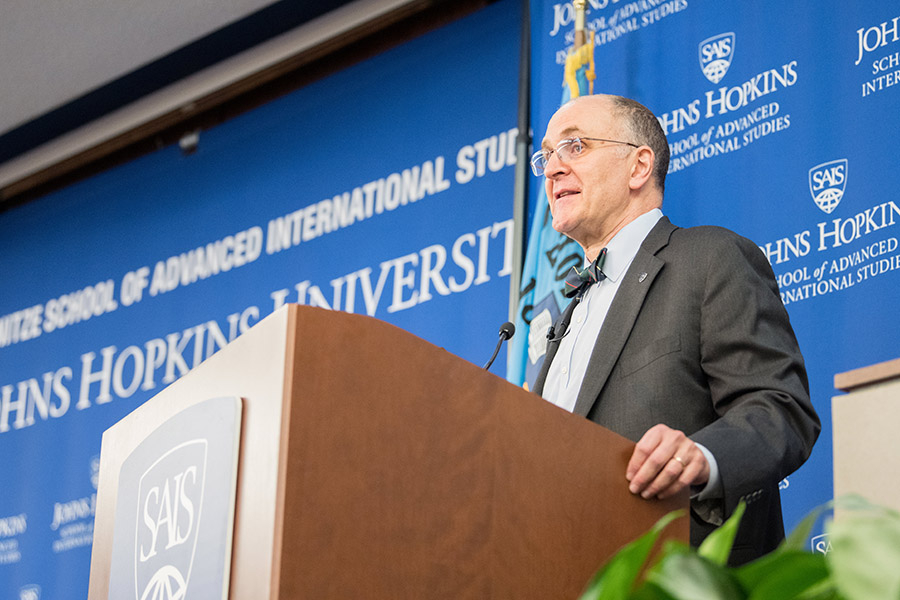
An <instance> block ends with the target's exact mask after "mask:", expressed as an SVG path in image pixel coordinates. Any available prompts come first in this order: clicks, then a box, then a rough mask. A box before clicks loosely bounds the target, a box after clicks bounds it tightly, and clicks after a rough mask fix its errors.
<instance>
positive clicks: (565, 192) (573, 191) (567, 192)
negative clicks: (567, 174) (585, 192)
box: [556, 190, 580, 200]
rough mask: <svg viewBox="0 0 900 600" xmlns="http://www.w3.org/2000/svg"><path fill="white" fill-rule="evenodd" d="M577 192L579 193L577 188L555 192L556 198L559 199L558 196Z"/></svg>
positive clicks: (561, 196) (563, 196)
mask: <svg viewBox="0 0 900 600" xmlns="http://www.w3.org/2000/svg"><path fill="white" fill-rule="evenodd" d="M578 193H580V192H578V190H563V191H561V192H557V193H556V199H557V200H559V199H560V198H565V197H566V196H571V195H573V194H578Z"/></svg>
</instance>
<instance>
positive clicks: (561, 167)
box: [544, 152, 569, 179]
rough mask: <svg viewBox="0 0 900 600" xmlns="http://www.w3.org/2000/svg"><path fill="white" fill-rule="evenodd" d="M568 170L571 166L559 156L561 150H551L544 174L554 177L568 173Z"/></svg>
mask: <svg viewBox="0 0 900 600" xmlns="http://www.w3.org/2000/svg"><path fill="white" fill-rule="evenodd" d="M568 170H569V166H568V165H567V164H566V163H565V161H563V160H562V159H560V158H559V152H551V153H550V158H548V159H547V164H546V166H544V176H545V177H547V178H548V179H552V178H553V177H554V176H556V175H560V174H562V173H566V172H567V171H568Z"/></svg>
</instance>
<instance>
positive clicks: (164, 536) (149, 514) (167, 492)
mask: <svg viewBox="0 0 900 600" xmlns="http://www.w3.org/2000/svg"><path fill="white" fill-rule="evenodd" d="M207 446H208V443H207V441H206V440H203V439H197V440H191V441H188V442H185V443H183V444H180V445H178V446H176V447H174V448H172V449H171V450H169V451H168V452H166V453H165V454H164V455H163V456H161V457H160V458H159V459H158V460H157V461H156V462H154V463H153V464H152V465H151V466H150V468H148V469H147V470H146V471H145V472H144V473H143V475H142V476H141V479H140V485H139V492H138V506H137V511H138V513H137V531H136V535H135V554H134V556H135V562H134V581H135V595H136V599H137V600H182V599H186V598H189V597H190V596H189V595H188V585H189V584H190V580H191V570H192V568H193V565H194V557H195V554H196V551H197V537H198V531H199V529H200V522H201V517H202V514H201V513H202V507H203V492H204V486H205V483H206V461H207Z"/></svg>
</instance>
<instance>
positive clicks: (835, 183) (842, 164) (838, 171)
mask: <svg viewBox="0 0 900 600" xmlns="http://www.w3.org/2000/svg"><path fill="white" fill-rule="evenodd" d="M846 186H847V159H846V158H841V159H838V160H832V161H829V162H826V163H822V164H821V165H816V166H815V167H813V168H812V169H810V170H809V193H810V194H812V198H813V200H814V201H815V203H816V206H818V207H819V208H821V209H822V210H823V211H824V212H825V214H829V215H830V214H831V213H832V211H834V209H835V208H837V205H838V204H840V202H841V198H843V197H844V188H845V187H846Z"/></svg>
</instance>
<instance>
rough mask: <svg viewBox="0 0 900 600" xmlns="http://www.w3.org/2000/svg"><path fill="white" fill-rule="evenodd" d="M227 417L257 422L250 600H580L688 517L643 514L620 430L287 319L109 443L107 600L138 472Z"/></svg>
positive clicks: (650, 506) (319, 313) (277, 317)
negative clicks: (211, 419) (119, 530)
mask: <svg viewBox="0 0 900 600" xmlns="http://www.w3.org/2000/svg"><path fill="white" fill-rule="evenodd" d="M220 397H236V398H241V399H242V401H241V403H242V405H243V408H242V409H241V410H242V417H241V418H240V419H239V421H238V422H239V423H240V437H239V445H240V453H239V458H238V471H237V473H238V475H237V487H236V490H237V492H236V504H235V509H234V524H233V527H234V529H233V550H232V552H231V565H230V585H229V589H230V592H229V596H228V597H230V598H232V599H245V598H253V599H286V598H291V599H294V598H310V599H315V600H322V599H329V598H334V599H346V598H366V599H381V598H384V599H392V600H398V599H410V600H412V599H417V600H418V599H422V598H429V599H432V600H434V599H439V598H448V599H449V598H452V599H454V600H459V599H464V598H470V599H473V600H489V599H500V598H504V599H510V600H512V599H516V600H523V599H531V598H533V599H541V600H546V599H550V598H552V599H557V598H559V599H563V598H572V599H574V598H577V596H578V594H579V593H580V592H581V590H582V589H583V587H584V586H585V584H586V583H587V581H588V580H589V578H590V576H591V575H592V574H593V572H594V571H595V570H596V569H597V568H598V567H599V566H600V565H601V564H602V562H603V561H604V560H605V559H607V558H608V557H609V556H611V555H612V554H613V553H614V552H615V551H616V549H618V548H619V547H620V546H622V545H624V544H625V543H627V542H629V541H631V540H632V539H634V538H635V537H637V536H638V535H639V534H641V533H643V532H644V531H646V530H647V529H649V527H650V526H651V525H652V524H653V523H654V522H655V521H656V520H657V519H658V518H659V517H661V516H662V515H663V514H665V513H666V512H668V511H670V510H673V509H675V508H683V507H684V506H686V503H687V502H686V496H682V497H679V498H676V499H672V500H670V501H666V502H658V501H653V502H647V501H643V500H641V499H639V498H636V497H634V496H632V495H631V494H630V493H629V492H628V489H627V484H626V481H625V465H626V463H627V460H628V457H629V456H630V454H631V449H632V447H633V444H632V443H631V442H629V441H628V440H626V439H624V438H622V437H620V436H617V435H615V434H613V433H611V432H609V431H607V430H605V429H603V428H602V427H599V426H597V425H595V424H593V423H590V422H588V421H586V420H585V419H582V418H580V417H577V416H574V415H571V414H569V413H567V412H565V411H563V410H561V409H558V408H557V407H555V406H552V405H550V404H549V403H547V402H545V401H543V400H542V399H540V398H539V397H537V396H535V395H534V394H530V393H528V392H526V391H524V390H522V389H519V388H518V387H516V386H513V385H511V384H509V383H507V382H506V381H504V380H503V379H501V378H499V377H496V376H494V375H491V374H489V373H486V372H484V371H482V370H481V369H479V368H477V367H476V366H474V365H472V364H470V363H468V362H466V361H463V360H461V359H459V358H458V357H455V356H453V355H452V354H450V353H448V352H446V351H444V350H442V349H440V348H437V347H435V346H433V345H431V344H429V343H428V342H425V341H423V340H421V339H419V338H417V337H415V336H413V335H410V334H408V333H406V332H404V331H402V330H400V329H398V328H396V327H394V326H392V325H389V324H386V323H384V322H381V321H377V320H375V319H371V318H367V317H362V316H358V315H350V314H344V313H336V312H330V311H325V310H321V309H315V308H309V307H298V306H287V307H284V308H282V309H280V310H279V311H277V312H275V313H274V314H272V315H270V316H269V317H268V318H266V319H264V320H263V321H261V322H260V323H259V324H257V325H256V326H255V327H254V328H253V329H252V330H251V331H249V332H247V333H246V334H244V335H243V336H241V337H240V338H238V339H237V340H235V341H233V342H232V343H231V344H229V345H228V346H227V347H226V348H224V349H223V350H221V351H220V352H219V353H217V354H216V355H214V356H212V357H211V358H209V359H208V360H207V361H205V362H204V363H203V364H201V365H200V366H199V367H197V368H196V369H194V370H193V371H191V372H190V373H189V374H187V375H186V376H185V377H183V378H182V379H180V380H178V381H176V382H175V383H173V384H172V385H171V386H169V387H168V388H166V389H165V390H163V391H162V392H160V393H159V394H158V395H157V396H155V397H154V398H152V399H151V400H149V401H148V402H146V403H145V404H144V405H143V406H141V407H139V408H138V409H136V410H135V411H134V412H133V413H132V414H131V415H129V416H128V417H126V418H125V419H123V420H122V421H121V422H120V423H118V424H116V425H115V426H113V427H112V428H110V429H109V430H108V431H107V432H106V433H105V434H104V437H103V445H102V454H101V467H100V486H99V490H98V502H97V515H96V521H95V530H94V546H93V554H92V558H91V579H90V594H89V597H90V598H91V600H100V599H106V598H107V597H108V595H109V579H110V565H111V562H112V561H111V553H112V548H113V537H114V532H115V528H116V523H115V513H116V504H117V495H118V492H117V490H118V483H119V482H118V480H119V473H120V470H121V467H122V464H123V461H125V460H126V458H127V457H128V456H129V455H130V454H131V453H132V452H133V451H134V449H135V448H136V447H137V446H138V445H139V444H140V443H141V440H143V439H145V438H146V437H147V436H149V435H150V434H151V433H152V432H153V431H155V430H156V429H157V428H158V427H159V426H160V424H162V423H163V422H165V421H166V420H167V419H169V418H170V417H171V416H172V415H173V414H175V413H178V412H179V411H182V410H184V409H185V408H186V407H189V406H191V405H193V404H195V403H199V402H201V401H206V400H208V399H210V398H220ZM194 479H195V480H196V477H195V478H194ZM188 481H189V480H188V479H187V478H185V479H184V480H183V482H188ZM185 485H186V483H185ZM182 493H184V492H182ZM158 497H159V496H157V498H156V499H157V500H158ZM145 508H146V507H145ZM160 510H161V509H160ZM160 514H162V513H160ZM191 514H192V516H193V513H191ZM167 515H168V513H167ZM167 518H168V517H167ZM167 525H169V526H172V525H173V523H172V522H171V521H169V522H168V523H167ZM687 530H688V523H687V519H680V520H678V521H676V523H675V524H673V525H672V526H671V528H670V532H669V534H670V535H671V536H673V537H677V538H680V539H683V540H686V539H687ZM174 531H175V534H176V535H177V534H178V530H177V527H176V529H175V530H174ZM120 535H121V534H120ZM132 546H134V544H132ZM141 551H142V550H140V549H138V553H140V552H141ZM202 551H203V549H202V548H198V549H197V552H202ZM144 552H145V551H144ZM120 562H121V561H120ZM124 562H126V563H127V562H128V560H125V561H124ZM226 572H227V571H226ZM195 578H196V575H195ZM192 585H194V583H193V582H189V583H188V588H187V590H186V591H187V594H186V597H187V598H190V597H191V589H190V586H192ZM138 593H140V592H138Z"/></svg>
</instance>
